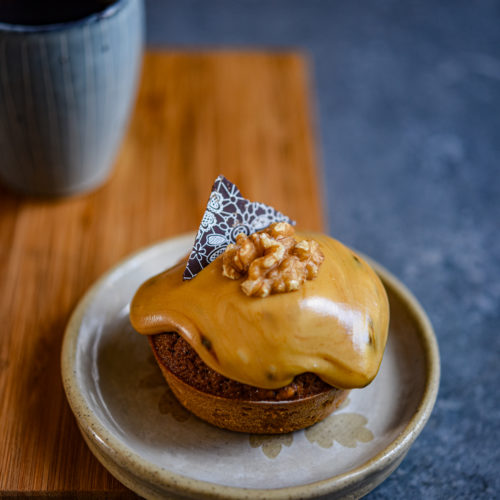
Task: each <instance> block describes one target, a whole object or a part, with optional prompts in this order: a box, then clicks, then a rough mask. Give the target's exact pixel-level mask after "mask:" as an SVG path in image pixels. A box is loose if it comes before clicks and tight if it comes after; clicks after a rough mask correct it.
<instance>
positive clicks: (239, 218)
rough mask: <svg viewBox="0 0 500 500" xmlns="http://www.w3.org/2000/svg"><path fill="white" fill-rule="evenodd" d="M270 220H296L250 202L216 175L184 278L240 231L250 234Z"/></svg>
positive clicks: (189, 276)
mask: <svg viewBox="0 0 500 500" xmlns="http://www.w3.org/2000/svg"><path fill="white" fill-rule="evenodd" d="M273 222H288V223H290V224H293V225H295V221H293V220H291V219H289V218H288V217H287V216H286V215H283V214H282V213H280V212H278V211H277V210H275V209H274V208H272V207H270V206H268V205H264V203H258V202H251V201H249V200H247V199H245V198H243V196H241V193H240V190H239V189H238V188H237V187H236V186H235V185H234V184H233V183H232V182H230V181H228V180H227V179H226V178H225V177H224V176H222V175H219V177H217V179H215V182H214V185H213V187H212V192H211V193H210V198H209V200H208V203H207V209H206V210H205V213H204V214H203V218H202V220H201V224H200V228H199V229H198V234H197V235H196V239H195V242H194V246H193V250H192V251H191V254H190V256H189V260H188V263H187V266H186V269H185V270H184V275H183V279H184V280H190V279H192V278H194V277H195V276H196V275H197V274H198V273H199V272H200V271H201V270H202V269H203V268H204V267H206V266H208V264H210V263H211V262H212V261H213V260H215V259H216V258H217V257H218V256H219V255H221V254H222V253H223V252H224V250H225V249H226V247H227V246H228V245H229V244H230V243H234V242H235V241H236V236H237V235H238V234H240V233H245V234H252V233H255V232H256V231H260V230H261V229H265V228H266V227H268V226H269V225H270V224H272V223H273Z"/></svg>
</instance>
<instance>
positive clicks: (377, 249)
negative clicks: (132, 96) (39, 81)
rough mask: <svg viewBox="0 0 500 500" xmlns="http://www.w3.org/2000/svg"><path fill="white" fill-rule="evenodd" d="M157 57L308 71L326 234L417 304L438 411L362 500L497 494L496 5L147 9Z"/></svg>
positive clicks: (222, 0) (298, 3)
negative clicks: (277, 56) (237, 60)
mask: <svg viewBox="0 0 500 500" xmlns="http://www.w3.org/2000/svg"><path fill="white" fill-rule="evenodd" d="M146 6H147V37H148V42H149V44H150V45H154V46H167V47H189V48H190V47H203V48H207V47H225V48H226V47H230V48H238V47H252V48H270V47H279V48H292V49H293V48H295V49H300V50H304V51H306V52H307V53H308V54H309V55H310V57H311V60H312V63H313V64H312V69H313V80H314V84H315V89H313V90H314V91H315V95H316V99H317V101H316V103H315V105H316V108H317V111H318V119H319V132H320V134H319V142H320V144H318V147H319V148H320V151H321V156H322V158H323V165H324V173H325V178H326V179H325V180H326V185H325V195H326V200H327V207H328V216H329V230H330V234H332V235H334V236H335V237H337V238H339V239H340V240H342V241H343V242H345V243H347V244H348V245H351V246H353V247H355V248H357V249H359V250H361V251H363V252H365V253H367V254H368V255H370V256H372V257H373V258H375V259H376V260H378V261H379V262H380V263H382V264H383V265H384V266H386V267H387V268H388V269H389V270H391V271H392V272H393V273H394V274H396V275H397V276H398V277H399V278H400V279H402V280H403V281H404V282H405V283H406V284H407V285H408V286H409V288H410V289H411V290H412V291H413V292H414V293H415V295H416V296H417V297H418V299H419V300H420V301H421V303H422V304H423V306H424V308H425V309H426V310H427V312H428V314H429V316H430V318H431V321H432V322H433V324H434V327H435V330H436V333H437V337H438V341H439V346H440V351H441V363H442V378H441V387H440V393H439V396H438V400H437V403H436V407H435V409H434V412H433V414H432V416H431V418H430V420H429V423H428V424H427V426H426V428H425V430H424V431H423V433H422V434H421V436H420V437H419V438H418V440H417V441H416V443H415V444H414V445H413V447H412V448H411V450H410V452H409V453H408V455H407V457H406V459H405V460H404V461H403V463H402V465H401V466H400V467H399V468H398V469H397V471H396V472H395V473H394V474H392V476H390V477H389V479H387V480H386V481H385V482H384V483H383V484H382V485H381V486H379V487H378V488H377V489H376V490H375V491H373V492H372V493H371V494H370V495H369V496H368V498H370V499H372V500H373V499H379V498H463V499H469V498H478V497H480V498H493V497H498V496H499V495H500V452H499V446H500V377H499V367H500V238H499V236H498V232H499V228H500V201H499V198H500V180H499V174H500V2H498V1H478V2H472V1H454V0H450V1H441V2H432V1H396V0H384V1H372V2H368V1H365V2H361V1H349V0H346V1H339V0H335V1H333V0H332V1H327V0H323V1H320V0H313V1H311V0H308V1H306V0H286V1H285V0H279V1H278V0H275V1H273V0H267V1H264V0H252V1H251V0H245V1H237V0H211V1H208V0H205V1H204V0H189V1H186V0H178V1H163V0H149V1H147V2H146Z"/></svg>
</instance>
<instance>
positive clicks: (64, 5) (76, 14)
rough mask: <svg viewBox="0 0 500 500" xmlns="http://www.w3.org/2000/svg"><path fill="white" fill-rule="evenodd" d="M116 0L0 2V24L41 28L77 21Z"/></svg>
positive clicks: (99, 10) (10, 0) (6, 0)
mask: <svg viewBox="0 0 500 500" xmlns="http://www.w3.org/2000/svg"><path fill="white" fill-rule="evenodd" d="M115 1H116V0H66V1H64V0H44V1H41V0H2V1H0V22H3V23H8V24H23V25H28V26H41V25H47V24H57V23H66V22H70V21H78V20H79V19H82V18H84V17H87V16H89V15H91V14H94V13H96V12H101V11H103V10H104V9H106V7H108V6H110V5H111V4H113V3H115Z"/></svg>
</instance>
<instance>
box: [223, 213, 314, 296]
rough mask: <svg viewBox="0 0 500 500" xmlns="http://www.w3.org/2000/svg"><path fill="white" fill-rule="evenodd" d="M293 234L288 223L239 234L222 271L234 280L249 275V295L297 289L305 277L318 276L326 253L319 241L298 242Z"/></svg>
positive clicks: (244, 287)
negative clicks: (247, 233) (248, 234)
mask: <svg viewBox="0 0 500 500" xmlns="http://www.w3.org/2000/svg"><path fill="white" fill-rule="evenodd" d="M294 234H295V230H294V228H293V227H292V226H291V225H290V224H288V223H286V222H277V223H274V224H271V225H270V226H269V227H268V228H267V229H264V230H263V231H259V232H258V233H254V234H251V235H250V236H246V235H245V234H239V235H238V236H237V237H236V243H235V244H231V245H228V247H227V248H226V251H225V253H224V254H223V256H222V274H223V275H224V276H226V277H227V278H230V279H234V280H236V279H239V278H242V277H244V276H245V275H246V279H245V281H243V282H242V283H241V289H242V290H243V292H244V293H245V294H246V295H249V296H256V297H267V296H268V295H270V294H271V293H282V292H292V291H293V290H298V289H299V288H300V286H301V285H302V283H304V281H305V280H306V279H308V280H311V279H314V278H315V277H316V276H317V275H318V270H319V266H320V265H321V263H322V262H323V259H324V256H323V253H322V252H321V249H320V247H319V245H318V243H317V242H316V241H314V240H302V241H300V242H297V241H296V240H295V238H294Z"/></svg>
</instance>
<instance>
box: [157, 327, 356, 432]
mask: <svg viewBox="0 0 500 500" xmlns="http://www.w3.org/2000/svg"><path fill="white" fill-rule="evenodd" d="M160 335H175V334H160ZM155 337H157V336H150V337H148V338H149V343H150V345H151V348H152V351H153V354H154V356H155V358H156V361H157V363H158V365H159V367H160V369H161V371H162V373H163V376H164V377H165V379H166V381H167V383H168V385H169V386H170V388H171V390H172V392H173V393H174V395H175V396H176V398H177V399H178V400H179V402H180V403H181V404H182V406H184V407H185V408H186V409H187V410H189V411H190V412H192V413H194V414H195V415H196V416H197V417H199V418H201V419H202V420H205V421H206V422H209V423H210V424H212V425H215V426H217V427H221V428H223V429H228V430H232V431H237V432H247V433H252V434H284V433H287V432H292V431H296V430H299V429H303V428H305V427H309V426H311V425H313V424H315V423H316V422H319V421H320V420H323V419H324V418H325V417H327V416H328V415H330V413H332V412H333V411H334V410H335V409H336V408H338V407H339V406H340V405H341V404H342V402H343V401H344V400H345V398H346V397H347V395H348V393H349V391H348V390H342V389H337V388H334V387H331V386H328V385H327V384H322V387H321V389H319V390H316V392H315V393H314V394H311V395H308V396H305V397H298V398H295V399H290V400H278V399H272V398H270V399H262V400H253V399H244V398H235V397H234V396H232V397H224V396H223V395H220V394H218V395H216V394H211V393H210V392H206V391H203V390H200V389H198V388H196V387H194V386H193V385H192V384H189V383H187V382H186V381H185V380H182V379H181V378H180V377H179V376H178V375H176V374H174V373H173V371H172V370H171V368H170V367H169V361H170V360H169V357H168V355H165V350H161V349H159V346H158V342H157V340H158V339H155ZM160 351H161V352H160ZM167 352H168V351H167ZM191 355H192V354H191ZM200 362H201V360H200V361H198V363H200ZM205 366H206V365H205ZM232 382H233V383H236V384H237V382H234V381H232ZM247 387H248V386H247ZM270 392H272V391H270Z"/></svg>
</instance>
